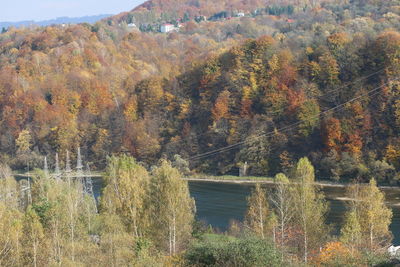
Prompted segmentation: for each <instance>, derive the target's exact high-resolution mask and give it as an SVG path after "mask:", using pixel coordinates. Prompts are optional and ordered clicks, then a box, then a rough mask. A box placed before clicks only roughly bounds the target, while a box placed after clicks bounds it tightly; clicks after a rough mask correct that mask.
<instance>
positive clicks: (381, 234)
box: [354, 179, 393, 250]
mask: <svg viewBox="0 0 400 267" xmlns="http://www.w3.org/2000/svg"><path fill="white" fill-rule="evenodd" d="M358 200H359V201H356V202H357V203H354V205H356V211H357V216H358V221H359V222H360V226H361V233H362V238H363V242H365V243H366V244H369V248H370V249H371V250H374V249H376V248H379V247H383V246H385V245H386V244H388V243H389V242H390V240H391V232H390V230H389V225H390V222H391V219H392V216H393V213H392V211H391V210H390V209H389V208H388V207H386V205H385V195H384V194H383V192H381V191H380V190H379V188H378V187H377V185H376V181H375V179H371V180H370V182H369V184H368V185H367V186H363V187H361V188H360V195H359V199H358Z"/></svg>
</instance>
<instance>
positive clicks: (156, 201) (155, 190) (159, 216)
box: [150, 160, 195, 255]
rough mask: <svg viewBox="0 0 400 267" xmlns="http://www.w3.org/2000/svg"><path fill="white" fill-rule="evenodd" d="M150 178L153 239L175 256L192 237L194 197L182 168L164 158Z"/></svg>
mask: <svg viewBox="0 0 400 267" xmlns="http://www.w3.org/2000/svg"><path fill="white" fill-rule="evenodd" d="M152 174H153V176H152V178H151V185H150V190H151V196H150V209H151V224H152V225H151V229H152V239H153V240H155V242H156V244H159V246H160V247H161V248H162V249H165V250H166V251H168V252H169V254H170V255H175V254H176V253H177V252H179V251H180V250H181V249H182V248H184V246H185V245H186V242H187V241H188V240H189V239H190V235H191V231H192V223H193V220H194V209H195V206H194V200H193V199H192V198H191V197H190V195H189V188H188V184H187V182H186V181H184V180H182V179H181V178H182V176H181V174H180V173H179V171H178V170H177V169H175V168H173V167H172V166H171V164H170V163H169V162H168V161H165V160H163V161H162V162H161V165H160V166H159V167H156V168H155V169H154V170H153V172H152Z"/></svg>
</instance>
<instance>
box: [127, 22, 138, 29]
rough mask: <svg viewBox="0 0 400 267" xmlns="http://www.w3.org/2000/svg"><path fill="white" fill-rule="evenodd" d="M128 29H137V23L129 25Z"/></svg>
mask: <svg viewBox="0 0 400 267" xmlns="http://www.w3.org/2000/svg"><path fill="white" fill-rule="evenodd" d="M128 27H129V28H136V27H137V26H136V24H135V23H129V24H128Z"/></svg>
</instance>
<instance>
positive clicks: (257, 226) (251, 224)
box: [244, 184, 274, 239]
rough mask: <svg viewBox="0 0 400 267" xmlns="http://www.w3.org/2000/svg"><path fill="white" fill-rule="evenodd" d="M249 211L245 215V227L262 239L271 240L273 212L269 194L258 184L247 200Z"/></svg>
mask: <svg viewBox="0 0 400 267" xmlns="http://www.w3.org/2000/svg"><path fill="white" fill-rule="evenodd" d="M247 206H248V207H247V211H246V215H245V221H244V223H245V225H246V226H247V227H248V228H249V229H250V230H251V231H252V232H254V234H256V235H257V236H259V237H261V238H262V239H265V238H271V239H272V236H273V235H272V234H273V232H272V230H273V227H274V225H272V216H271V210H270V209H269V204H268V200H267V192H266V190H265V189H263V188H261V186H260V184H256V186H255V188H254V190H253V191H252V193H251V195H250V196H249V197H248V198H247Z"/></svg>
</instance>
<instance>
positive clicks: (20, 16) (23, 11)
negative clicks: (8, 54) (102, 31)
mask: <svg viewBox="0 0 400 267" xmlns="http://www.w3.org/2000/svg"><path fill="white" fill-rule="evenodd" d="M3 1H4V2H3ZM0 2H3V3H2V5H1V7H0V21H9V22H15V21H23V20H35V21H40V20H48V19H55V18H57V17H83V16H91V15H100V14H118V13H120V12H123V11H129V10H132V9H133V8H134V7H136V6H138V5H140V4H141V3H143V2H144V0H0Z"/></svg>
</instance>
